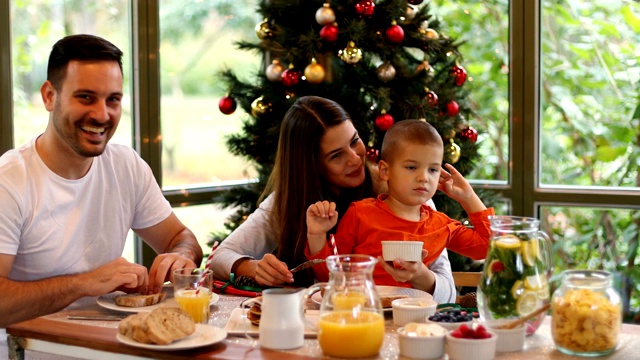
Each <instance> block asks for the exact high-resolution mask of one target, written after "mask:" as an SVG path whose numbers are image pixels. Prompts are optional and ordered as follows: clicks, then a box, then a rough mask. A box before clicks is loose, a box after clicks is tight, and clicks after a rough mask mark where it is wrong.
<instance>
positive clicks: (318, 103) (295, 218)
mask: <svg viewBox="0 0 640 360" xmlns="http://www.w3.org/2000/svg"><path fill="white" fill-rule="evenodd" d="M365 153H366V150H365V146H364V143H363V142H362V140H361V139H360V137H359V136H358V132H357V131H356V129H355V128H354V126H353V123H352V122H351V119H350V117H349V115H348V114H347V113H346V112H345V111H344V109H343V108H342V107H341V106H340V105H338V104H337V103H336V102H334V101H331V100H328V99H324V98H321V97H316V96H305V97H301V98H300V99H298V100H297V101H296V102H295V103H294V104H293V105H292V107H291V108H290V109H289V110H288V111H287V113H286V114H285V116H284V119H283V121H282V124H281V128H280V139H279V142H278V150H277V153H276V161H275V165H274V168H273V170H272V172H271V176H270V177H269V181H268V182H267V186H266V188H265V190H264V192H263V193H262V195H261V198H260V201H261V204H260V206H259V207H258V209H257V210H256V211H255V212H254V213H253V214H251V215H250V216H249V217H248V218H247V220H246V221H245V222H244V223H242V225H240V226H239V227H238V228H237V229H236V230H235V231H234V232H233V233H232V234H231V235H229V237H228V238H227V239H226V240H225V241H223V242H222V244H221V245H220V246H219V247H218V248H217V249H216V250H215V252H214V254H213V260H212V262H211V265H210V266H211V269H212V270H213V273H214V276H215V277H217V278H220V279H228V278H229V274H230V273H235V275H236V276H241V275H246V276H249V277H251V278H254V279H255V280H256V281H257V282H258V283H260V284H262V285H267V286H276V285H282V284H285V283H293V282H294V278H293V274H291V272H290V271H289V270H288V269H289V268H292V267H294V266H295V265H297V264H300V263H302V262H304V261H305V260H306V256H305V248H306V247H307V227H306V211H307V208H308V206H309V205H310V204H313V203H315V202H317V201H321V200H328V201H333V202H335V203H336V205H337V206H336V209H337V211H338V214H339V216H341V215H342V214H344V213H345V211H346V209H347V208H348V206H349V204H350V203H351V202H352V201H356V200H361V199H363V198H365V197H372V196H375V195H376V194H377V193H378V192H379V187H380V185H381V184H380V181H379V179H377V175H376V174H377V171H376V170H375V169H369V168H368V167H367V166H366V163H365ZM372 170H373V171H372ZM376 190H378V191H376ZM265 197H266V198H265ZM334 232H335V228H334V229H332V230H331V231H330V232H329V233H334ZM272 253H275V255H274V254H272ZM258 259H260V260H258ZM429 268H430V270H431V271H432V272H433V273H434V276H435V289H434V292H433V295H434V298H435V299H436V301H438V302H453V301H455V295H456V293H455V287H454V284H453V277H452V275H451V266H450V263H449V259H448V257H447V253H446V252H443V253H442V254H441V256H440V257H439V258H438V259H437V260H436V261H434V262H433V263H432V264H431V265H430V266H429ZM312 282H313V271H311V269H309V270H308V271H301V272H298V273H296V278H295V284H296V285H302V286H308V285H309V284H311V283H312Z"/></svg>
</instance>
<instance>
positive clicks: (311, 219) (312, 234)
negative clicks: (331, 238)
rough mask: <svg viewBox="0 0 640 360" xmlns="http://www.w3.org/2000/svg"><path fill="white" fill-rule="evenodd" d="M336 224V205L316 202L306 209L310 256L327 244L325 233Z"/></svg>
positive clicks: (327, 202)
mask: <svg viewBox="0 0 640 360" xmlns="http://www.w3.org/2000/svg"><path fill="white" fill-rule="evenodd" d="M337 222H338V212H337V211H336V203H334V202H329V201H326V200H325V201H318V202H317V203H315V204H311V205H310V206H309V208H308V209H307V242H308V245H309V251H310V253H311V255H315V254H316V253H318V252H319V251H320V250H321V249H322V248H323V247H324V246H325V245H326V242H327V239H326V237H327V231H329V230H331V228H333V227H334V226H335V225H336V223H337Z"/></svg>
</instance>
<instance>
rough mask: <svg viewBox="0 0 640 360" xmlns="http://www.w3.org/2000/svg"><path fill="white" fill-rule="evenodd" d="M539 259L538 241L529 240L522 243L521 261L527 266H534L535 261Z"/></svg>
mask: <svg viewBox="0 0 640 360" xmlns="http://www.w3.org/2000/svg"><path fill="white" fill-rule="evenodd" d="M539 257H540V250H539V248H538V239H530V240H528V241H523V242H522V261H523V262H524V264H525V265H527V266H534V265H535V264H536V259H538V258H539Z"/></svg>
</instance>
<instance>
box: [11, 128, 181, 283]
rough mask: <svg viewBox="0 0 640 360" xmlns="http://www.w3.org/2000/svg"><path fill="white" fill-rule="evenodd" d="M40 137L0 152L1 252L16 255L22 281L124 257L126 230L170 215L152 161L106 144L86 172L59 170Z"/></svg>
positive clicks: (16, 273)
mask: <svg viewBox="0 0 640 360" xmlns="http://www.w3.org/2000/svg"><path fill="white" fill-rule="evenodd" d="M35 140H36V139H33V140H32V141H31V142H30V143H28V144H26V145H24V146H23V147H21V148H20V149H14V150H10V151H8V152H6V153H5V154H4V155H2V157H0V204H1V205H0V253H3V254H10V255H15V261H14V264H13V267H12V269H11V272H10V274H9V279H11V280H17V281H30V280H39V279H42V278H47V277H52V276H58V275H64V274H74V273H80V272H85V271H88V270H91V269H95V268H96V267H98V266H101V265H103V264H105V263H107V262H109V261H111V260H113V259H116V258H118V257H120V256H122V250H123V249H124V244H125V240H126V237H127V233H128V232H129V229H143V228H147V227H149V226H152V225H155V224H158V223H159V222H161V221H162V220H164V219H166V218H167V217H168V216H169V215H170V214H171V211H172V209H171V206H170V204H169V203H168V202H167V200H166V199H165V198H164V196H163V195H162V192H161V191H160V188H159V186H158V184H157V182H156V181H155V178H154V177H153V173H152V172H151V169H150V168H149V166H148V165H147V164H146V163H145V162H144V161H143V160H142V158H140V157H139V156H138V154H137V153H136V152H135V151H134V150H133V149H131V148H129V147H126V146H123V145H117V144H108V145H107V147H106V149H105V151H104V153H103V154H102V155H100V156H97V157H95V158H93V163H92V165H91V168H90V170H89V172H88V173H87V174H86V175H85V176H84V177H83V178H81V179H78V180H68V179H65V178H62V177H60V176H58V175H56V174H55V173H54V172H52V171H51V170H50V169H49V168H48V167H47V166H46V165H45V164H44V162H43V161H42V159H41V158H40V156H39V155H38V153H37V152H36V149H35Z"/></svg>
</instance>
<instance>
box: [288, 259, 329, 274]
mask: <svg viewBox="0 0 640 360" xmlns="http://www.w3.org/2000/svg"><path fill="white" fill-rule="evenodd" d="M325 261H326V259H315V260H309V261H305V262H303V263H302V264H300V265H298V266H296V267H294V268H293V269H291V270H289V271H291V273H292V274H293V273H295V272H298V271H300V270H304V269H307V268H310V267H312V266H314V265H318V264H321V263H323V262H325Z"/></svg>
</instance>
